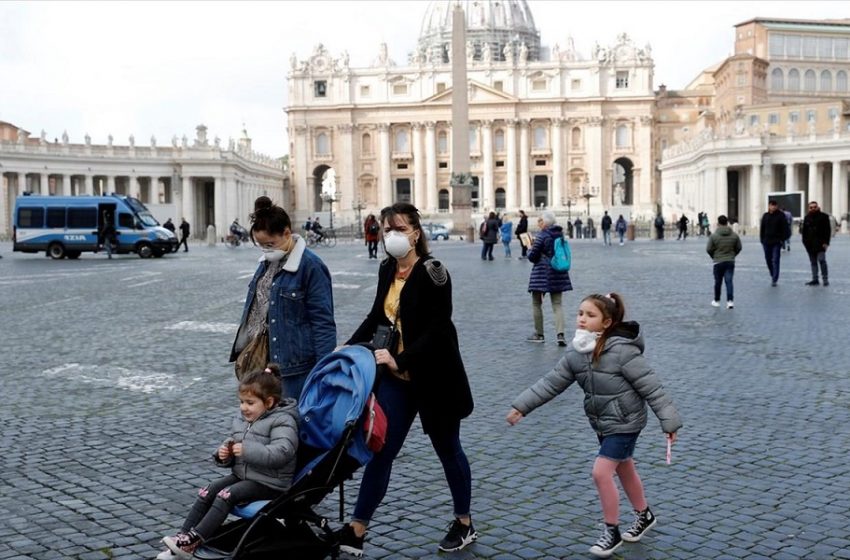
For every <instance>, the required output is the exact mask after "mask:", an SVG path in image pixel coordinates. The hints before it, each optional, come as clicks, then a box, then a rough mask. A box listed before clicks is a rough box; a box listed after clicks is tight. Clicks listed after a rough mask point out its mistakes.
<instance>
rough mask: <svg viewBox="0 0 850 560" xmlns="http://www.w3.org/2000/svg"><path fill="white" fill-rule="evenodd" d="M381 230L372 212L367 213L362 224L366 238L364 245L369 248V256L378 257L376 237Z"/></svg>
mask: <svg viewBox="0 0 850 560" xmlns="http://www.w3.org/2000/svg"><path fill="white" fill-rule="evenodd" d="M380 231H381V224H379V223H378V219H377V218H375V215H374V214H369V215H368V216H367V217H366V221H365V222H364V224H363V233H364V237H365V238H366V247H367V248H368V249H369V258H370V259H377V258H378V237H379V235H378V234H379V233H380Z"/></svg>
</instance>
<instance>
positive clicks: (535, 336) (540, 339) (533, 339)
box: [525, 334, 546, 343]
mask: <svg viewBox="0 0 850 560" xmlns="http://www.w3.org/2000/svg"><path fill="white" fill-rule="evenodd" d="M525 341H526V342H538V343H539V342H545V341H546V339H545V338H543V335H542V334H533V335H531V336H529V337H528V338H526V339H525Z"/></svg>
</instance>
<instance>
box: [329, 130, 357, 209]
mask: <svg viewBox="0 0 850 560" xmlns="http://www.w3.org/2000/svg"><path fill="white" fill-rule="evenodd" d="M337 130H338V131H339V135H340V140H341V141H342V153H341V154H339V161H340V162H342V169H340V173H338V174H337V176H336V185H337V187H336V190H337V191H338V192H339V193H340V195H339V199H338V200H337V201H336V202H335V203H334V213H336V212H337V211H338V212H339V213H340V214H342V212H343V211H345V212H353V208H354V202H355V200H354V199H355V198H356V197H355V196H354V192H355V190H356V187H357V169H356V165H357V163H356V161H355V155H354V125H352V124H350V123H345V124H341V125H337Z"/></svg>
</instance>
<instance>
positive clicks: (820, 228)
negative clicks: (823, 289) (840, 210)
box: [803, 200, 832, 286]
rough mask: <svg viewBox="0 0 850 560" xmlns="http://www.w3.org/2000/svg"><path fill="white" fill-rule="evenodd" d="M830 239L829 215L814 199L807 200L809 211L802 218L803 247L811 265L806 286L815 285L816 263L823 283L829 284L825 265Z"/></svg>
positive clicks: (827, 269)
mask: <svg viewBox="0 0 850 560" xmlns="http://www.w3.org/2000/svg"><path fill="white" fill-rule="evenodd" d="M831 239H832V223H831V222H830V220H829V216H828V215H827V214H825V213H823V212H821V209H820V206H818V203H817V202H816V201H814V200H812V201H810V202H809V211H808V212H807V213H806V216H805V217H804V218H803V247H805V248H806V253H808V255H809V263H810V264H811V265H812V279H811V281H810V282H806V285H807V286H817V285H818V284H820V282H818V265H820V274H821V276H822V277H823V285H824V286H829V268H828V267H827V265H826V250H827V249H829V242H830V240H831Z"/></svg>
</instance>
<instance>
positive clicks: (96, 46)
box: [0, 0, 850, 157]
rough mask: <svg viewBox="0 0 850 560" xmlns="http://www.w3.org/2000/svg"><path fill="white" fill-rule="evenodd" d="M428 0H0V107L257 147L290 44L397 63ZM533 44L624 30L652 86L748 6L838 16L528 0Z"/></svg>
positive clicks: (271, 142) (38, 125) (85, 125)
mask: <svg viewBox="0 0 850 560" xmlns="http://www.w3.org/2000/svg"><path fill="white" fill-rule="evenodd" d="M427 4H428V2H426V1H419V0H395V1H365V0H359V1H344V2H340V1H321V0H319V1H317V0H312V1H296V0H290V1H286V2H265V1H262V2H227V1H219V2H208V1H197V2H165V1H146V2H121V1H113V2H73V1H70V2H66V1H63V2H7V1H3V2H0V120H2V121H6V122H10V123H12V124H14V125H16V126H20V127H22V128H24V129H26V130H28V131H29V132H30V133H31V134H32V135H33V136H38V135H39V134H40V133H41V130H44V131H45V132H46V135H47V138H48V140H52V139H54V138H59V137H61V136H62V133H63V131H67V133H68V136H69V137H70V141H71V142H73V143H82V142H83V138H84V136H85V134H86V133H88V134H90V135H91V137H92V142H93V143H95V144H105V143H106V141H107V136H108V135H110V134H112V135H113V136H114V138H115V144H119V145H120V144H127V143H128V138H129V136H130V135H131V134H133V135H134V136H135V140H136V144H137V145H143V146H144V145H148V143H149V141H150V138H151V135H155V136H156V139H157V143H158V144H159V145H165V144H168V143H169V142H170V139H171V137H172V136H173V135H175V134H176V135H178V136H182V135H184V134H186V135H187V136H189V137H190V138H192V137H194V129H195V126H197V125H198V124H201V123H203V124H205V125H206V126H207V127H208V130H209V131H208V135H209V137H210V139H212V138H213V137H215V136H219V137H221V139H222V143H223V144H224V145H226V144H227V140H228V138H229V137H233V138H238V137H239V135H240V134H241V130H242V124H243V123H244V124H245V126H246V128H247V131H248V134H249V136H251V137H252V139H253V145H254V149H255V150H256V151H258V152H261V153H264V154H267V155H271V156H274V157H280V156H282V155H284V154H286V151H287V144H288V141H287V138H286V115H285V113H284V107H285V106H286V71H287V69H288V67H289V57H290V56H291V54H292V53H293V52H295V53H296V54H297V56H298V58H299V60H303V59H306V58H308V57H309V56H310V54H311V52H312V50H313V47H314V46H315V45H316V44H317V43H323V44H324V45H325V46H326V47H327V48H328V49H329V50H330V52H331V54H332V55H333V56H335V57H338V56H340V55H341V54H342V51H343V50H347V51H348V52H349V53H350V56H351V66H353V67H357V66H368V65H369V63H370V62H371V61H372V59H373V58H374V57H375V56H376V55H377V53H378V48H379V45H380V44H381V43H382V42H386V43H387V45H388V48H389V53H390V56H391V58H393V59H395V60H396V61H397V62H399V63H401V62H403V61H406V60H407V53H409V52H410V51H412V50H413V48H414V47H415V45H416V40H417V38H418V37H419V31H420V27H421V23H422V16H423V15H424V13H425V10H426V7H427ZM528 4H529V7H530V8H531V12H532V14H533V16H534V20H535V23H536V24H537V28H538V30H539V31H540V35H541V42H542V44H543V45H544V46H551V45H553V44H554V43H560V44H561V45H562V46H563V45H564V44H565V43H566V37H567V36H569V35H571V36H572V37H573V38H574V41H575V45H576V47H577V49H578V50H579V51H580V52H581V53H582V54H583V55H584V56H585V58H589V56H590V50H591V48H592V47H593V44H594V42H596V41H598V42H599V43H600V45H602V46H606V45H608V44H613V43H615V42H616V38H617V35H618V34H619V33H622V32H626V33H628V34H629V36H630V37H631V38H632V39H633V40H634V41H635V43H637V44H638V45H639V46H643V45H645V44H646V43H649V44H651V45H652V54H653V58H654V60H655V82H654V87H655V88H656V89H657V88H658V86H659V85H660V84H665V85H667V87H668V88H669V89H676V88H681V87H684V86H685V85H687V83H688V82H690V81H691V79H693V78H694V77H695V76H696V75H697V74H698V73H699V72H700V70H702V69H703V68H706V67H708V66H711V65H712V64H715V63H717V62H719V61H721V60H723V59H724V58H725V57H726V56H728V55H729V54H730V53H731V50H732V48H733V39H734V33H733V29H732V26H733V25H734V24H736V23H740V22H742V21H746V20H748V19H751V18H753V17H783V18H807V19H819V18H843V17H850V13H849V12H850V10H842V7H843V6H844V7H846V6H847V4H846V3H844V2H833V1H807V2H790V1H789V2H783V1H771V2H768V1H758V2H753V1H733V2H726V1H687V2H686V1H643V2H641V1H628V2H620V1H595V2H585V1H575V2H574V1H555V0H528Z"/></svg>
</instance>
